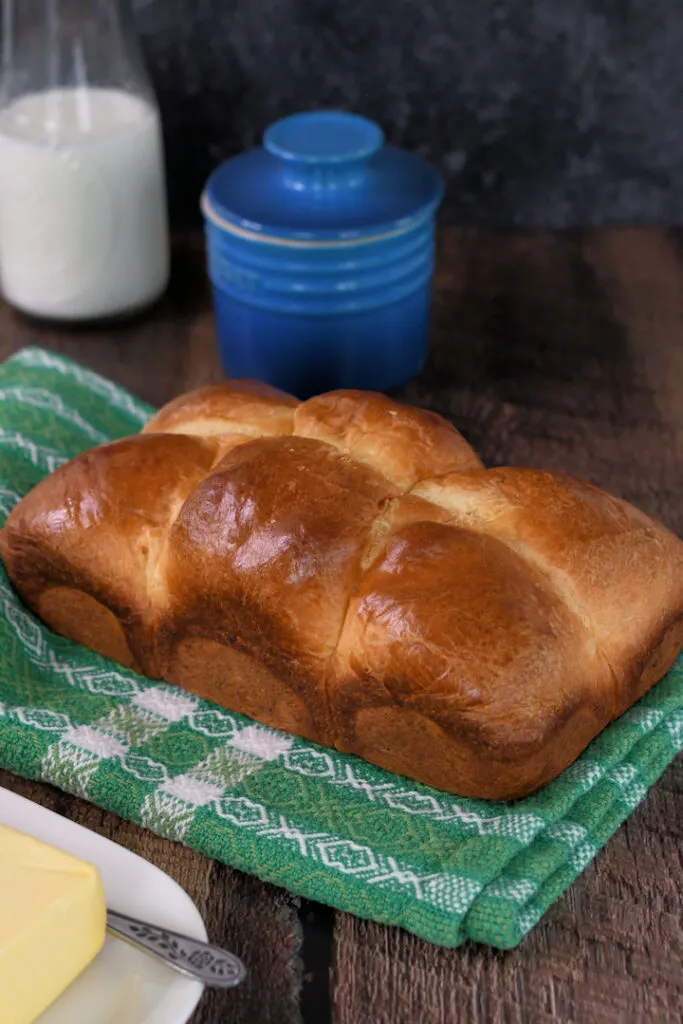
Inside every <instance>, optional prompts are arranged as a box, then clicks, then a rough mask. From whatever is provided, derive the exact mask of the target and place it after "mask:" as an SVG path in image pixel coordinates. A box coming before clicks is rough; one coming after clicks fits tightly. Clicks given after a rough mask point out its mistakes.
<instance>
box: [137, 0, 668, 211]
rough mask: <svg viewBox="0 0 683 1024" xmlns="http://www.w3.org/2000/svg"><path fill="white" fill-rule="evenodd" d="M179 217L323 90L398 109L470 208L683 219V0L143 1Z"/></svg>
mask: <svg viewBox="0 0 683 1024" xmlns="http://www.w3.org/2000/svg"><path fill="white" fill-rule="evenodd" d="M133 6H134V9H135V15H136V20H137V23H138V26H139V28H140V30H141V33H142V36H143V44H144V48H145V51H146V53H147V56H148V60H149V64H150V67H151V70H152V74H153V77H154V80H155V83H156V85H157V88H158V92H159V96H160V100H161V104H162V109H163V114H164V120H165V126H166V132H167V140H168V157H169V179H170V190H171V198H172V207H173V210H174V213H175V215H176V218H180V219H187V218H188V217H190V218H191V217H193V216H195V211H196V203H197V197H198V195H199V192H200V190H201V187H202V185H203V182H204V180H205V178H206V176H207V174H208V172H209V171H210V169H211V168H212V167H213V166H215V164H216V163H218V162H219V161H220V160H221V159H223V158H224V157H226V156H228V155H230V154H232V153H235V152H237V151H238V150H239V149H241V148H242V147H244V146H247V145H252V144H254V143H256V142H257V141H258V140H259V138H260V135H261V132H262V130H263V129H264V127H265V126H266V125H267V124H268V123H269V122H270V121H271V120H273V119H274V118H277V117H278V116H281V115H283V114H287V113H292V112H294V111H297V110H301V109H310V108H314V107H319V106H334V107H344V108H347V109H352V110H356V111H359V112H361V113H364V114H366V115H368V116H370V117H373V118H375V119H377V120H378V121H380V122H381V124H382V126H383V127H384V129H385V131H386V133H387V135H388V136H389V137H390V138H391V140H392V141H394V142H397V143H399V144H404V145H407V146H411V147H415V148H417V149H418V150H419V151H420V152H421V153H423V154H424V155H425V156H426V157H428V158H429V159H431V160H433V161H435V162H436V163H437V164H438V165H439V166H440V167H441V168H442V170H443V171H444V172H445V174H446V176H447V179H448V184H449V188H448V197H447V202H446V206H445V209H444V214H445V215H446V217H447V219H449V220H451V221H455V222H459V223H464V224H473V223H477V224H502V225H529V226H554V225H566V224H594V223H615V222H616V223H634V222H639V223H679V222H683V8H682V7H681V4H680V0H374V2H373V0H133Z"/></svg>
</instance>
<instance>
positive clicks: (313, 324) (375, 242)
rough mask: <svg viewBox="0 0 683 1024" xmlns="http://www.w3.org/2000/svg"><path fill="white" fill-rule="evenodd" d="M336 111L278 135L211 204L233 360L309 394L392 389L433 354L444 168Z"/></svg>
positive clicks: (281, 125)
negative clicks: (434, 290)
mask: <svg viewBox="0 0 683 1024" xmlns="http://www.w3.org/2000/svg"><path fill="white" fill-rule="evenodd" d="M383 143H384V138H383V135H382V131H381V129H380V128H379V127H378V126H377V125H376V124H374V123H373V122H372V121H368V120H366V119H365V118H362V117H358V116H356V115H353V114H346V113H342V112H336V111H320V112H313V113H306V114H297V115H295V116H293V117H288V118H285V119H284V120H282V121H278V122H276V123H275V124H273V125H271V127H270V128H268V130H267V131H266V133H265V135H264V137H263V148H259V149H254V150H251V151H249V152H246V153H242V154H240V155H239V156H237V157H234V158H233V159H231V160H227V161H226V162H225V163H224V164H222V165H221V166H220V167H218V168H217V169H216V171H214V173H213V174H212V175H211V177H210V178H209V181H208V183H207V186H206V189H205V191H204V194H203V196H202V210H203V213H204V219H205V226H206V241H207V256H208V269H209V277H210V279H211V283H212V287H213V297H214V308H215V313H216V328H217V332H218V340H219V347H220V352H221V359H222V362H223V366H224V369H225V371H226V373H227V374H228V375H229V376H231V377H253V378H256V379H258V380H261V381H265V382H266V383H268V384H272V385H274V386H276V387H279V388H282V389H284V390H285V391H289V392H291V393H292V394H294V395H296V396H297V397H299V398H306V397H309V396H310V395H313V394H317V393H319V392H321V391H329V390H332V389H334V388H362V389H370V390H377V391H385V390H388V389H390V388H392V387H395V386H397V385H399V384H401V383H403V382H404V381H406V380H407V379H408V378H410V377H411V376H413V374H415V373H416V372H417V371H418V370H419V369H420V367H421V366H422V364H423V363H424V360H425V358H426V355H427V346H428V332H429V309H430V284H431V277H432V271H433V266H434V217H435V213H436V209H437V207H438V205H439V202H440V201H441V197H442V195H443V183H442V181H441V178H440V176H439V175H438V173H437V171H436V170H435V169H434V168H433V167H431V166H430V165H429V164H427V163H425V162H424V161H423V160H422V159H421V158H419V157H418V156H416V155H414V154H412V153H408V152H406V151H405V150H401V149H397V148H395V147H392V146H385V145H384V144H383Z"/></svg>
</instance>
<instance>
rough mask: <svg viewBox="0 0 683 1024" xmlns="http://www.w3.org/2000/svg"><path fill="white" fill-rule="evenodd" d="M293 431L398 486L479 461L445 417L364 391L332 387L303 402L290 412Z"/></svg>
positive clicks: (472, 466)
mask: <svg viewBox="0 0 683 1024" xmlns="http://www.w3.org/2000/svg"><path fill="white" fill-rule="evenodd" d="M294 433H295V434H299V435H302V436H304V437H315V438H317V439H318V440H319V441H325V442H327V444H331V445H333V446H334V447H335V448H338V449H339V450H340V451H342V452H345V453H346V454H348V455H351V456H352V457H353V458H354V459H358V460H359V461H361V462H364V463H366V464H367V465H370V466H372V467H373V468H374V469H375V470H377V472H379V473H382V474H384V475H385V476H387V477H388V478H389V479H390V480H391V481H392V482H393V483H394V484H395V485H396V487H398V488H399V490H402V491H403V490H407V489H408V488H410V487H412V486H413V484H415V483H417V481H418V480H422V479H424V478H425V477H431V476H437V475H440V474H443V473H448V472H451V471H453V470H460V469H479V468H481V467H482V463H481V460H480V458H479V456H478V455H477V454H476V452H475V451H474V450H473V449H472V448H471V447H470V446H469V445H468V443H467V441H465V439H464V437H463V436H462V435H461V434H459V433H458V431H457V430H456V429H455V427H454V426H453V424H452V423H449V422H448V420H445V419H443V418H442V417H441V416H437V415H436V413H433V412H428V411H427V410H426V409H415V408H411V407H410V406H408V405H403V404H402V403H401V402H394V401H392V400H391V399H390V398H386V397H385V396H384V395H377V394H372V393H369V392H364V391H330V392H329V393H328V394H325V395H318V396H317V397H316V398H311V399H309V401H307V402H303V403H302V404H301V405H300V406H299V407H298V409H297V410H296V412H295V413H294Z"/></svg>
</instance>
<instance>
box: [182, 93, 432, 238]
mask: <svg viewBox="0 0 683 1024" xmlns="http://www.w3.org/2000/svg"><path fill="white" fill-rule="evenodd" d="M442 196H443V182H442V179H441V176H440V175H439V173H438V171H437V170H436V169H435V168H434V167H432V166H431V165H430V164H428V163H426V162H425V161H424V160H423V159H421V157H419V156H417V155H416V154H414V153H410V152H407V151H406V150H403V149H398V148H396V147H395V146H385V145H384V135H383V133H382V130H381V128H380V127H379V126H378V125H376V124H375V123H374V122H373V121H368V120H367V119H366V118H364V117H359V116H358V115H357V114H348V113H345V112H343V111H332V110H330V111H312V112H310V113H303V114H295V115H294V116H292V117H287V118H284V119H283V120H281V121H276V122H275V124H272V125H271V126H270V127H269V128H268V129H267V130H266V132H265V134H264V136H263V148H259V149H253V150H249V151H247V152H245V153H241V154H240V155H239V156H236V157H233V158H232V159H230V160H226V161H225V163H223V164H221V165H220V167H218V168H217V169H216V170H215V171H214V172H213V174H212V175H211V177H210V178H209V181H208V183H207V187H206V190H205V193H204V196H203V198H202V206H203V210H204V213H205V214H206V216H208V217H209V218H211V219H212V220H215V221H220V222H223V223H224V226H225V227H226V228H227V229H228V230H231V229H233V230H234V229H236V230H238V231H246V232H248V233H250V234H252V233H256V234H258V235H261V236H268V237H269V238H271V239H272V240H282V241H287V240H300V241H325V240H329V241H332V240H344V239H353V238H363V237H372V236H376V235H381V234H384V233H386V232H388V231H397V230H404V229H406V228H409V227H411V226H412V225H413V224H415V223H416V222H418V221H420V220H422V219H425V218H427V217H430V216H432V215H433V213H434V211H435V210H436V207H437V206H438V204H439V203H440V201H441V198H442Z"/></svg>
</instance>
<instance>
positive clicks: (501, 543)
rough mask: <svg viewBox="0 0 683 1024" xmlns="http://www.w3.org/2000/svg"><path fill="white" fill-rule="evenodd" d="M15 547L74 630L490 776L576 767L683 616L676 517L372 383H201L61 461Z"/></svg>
mask: <svg viewBox="0 0 683 1024" xmlns="http://www.w3.org/2000/svg"><path fill="white" fill-rule="evenodd" d="M0 551H1V552H2V555H3V558H4V561H5V564H6V566H7V570H8V573H9V575H10V577H11V579H12V580H13V582H14V584H15V586H16V587H17V589H18V591H19V593H20V594H21V596H22V597H23V599H24V600H25V601H26V603H27V604H28V605H29V606H30V607H31V608H33V609H34V610H35V611H36V612H37V614H38V615H40V616H41V617H42V618H43V619H44V620H45V621H46V622H47V623H48V624H49V625H50V626H51V627H52V628H53V629H55V630H56V631H58V632H61V633H63V634H64V635H66V636H68V637H71V638H72V639H74V640H77V641H79V642H81V643H83V644H85V645H86V646H88V647H91V648H92V649H94V650H97V651H99V652H100V653H103V654H105V655H107V656H109V657H112V658H114V659H115V660H117V661H119V662H121V663H122V664H125V665H128V666H130V667H132V668H134V669H136V670H137V671H140V672H142V673H144V674H146V675H149V676H153V677H162V678H164V679H166V680H168V681H169V682H172V683H177V684H179V685H181V686H184V687H186V688H187V689H189V690H191V691H193V692H195V693H198V694H200V695H201V696H204V697H207V698H209V699H212V700H215V701H217V702H219V703H221V704H223V705H225V706H226V707H228V708H230V709H232V710H235V711H239V712H242V713H245V714H247V715H251V716H252V717H254V718H255V719H257V720H259V721H262V722H264V723H266V724H268V725H271V726H274V727H276V728H280V729H283V730H287V731H291V732H295V733H298V734H300V735H302V736H306V737H308V738H310V739H314V740H316V741H318V742H320V743H323V744H326V745H328V746H333V747H336V748H337V749H340V750H344V751H348V752H352V753H356V754H358V755H360V756H361V757H364V758H366V759H367V760H369V761H372V762H374V763H376V764H379V765H381V766H384V767H387V768H389V769H391V770H394V771H398V772H401V773H403V774H406V775H409V776H411V777H413V778H415V779H418V780H419V781H422V782H425V783H427V784H431V785H435V786H437V787H439V788H443V789H447V790H450V791H453V792H456V793H461V794H463V795H469V796H482V797H490V798H511V797H515V796H520V795H522V794H524V793H527V792H530V791H532V790H533V789H535V788H537V787H538V786H540V785H542V784H543V783H544V782H546V781H548V780H549V779H550V778H553V777H554V776H555V775H557V774H558V773H559V772H560V771H561V770H562V769H563V768H565V767H566V766H567V765H568V764H570V763H571V761H573V760H574V759H575V758H576V757H577V756H578V754H579V753H580V752H581V751H582V750H583V749H584V748H585V746H586V745H587V744H588V743H589V742H590V740H591V739H592V738H593V737H594V736H595V735H596V734H597V733H598V732H599V731H600V730H601V729H602V728H603V727H604V726H605V725H606V724H607V723H608V722H609V721H610V720H611V719H612V718H613V717H615V716H616V715H618V714H620V713H622V712H623V711H624V710H625V708H627V707H628V706H629V705H630V704H631V703H633V701H634V700H636V699H637V698H638V697H639V696H640V695H641V694H642V693H644V692H645V690H646V689H647V688H648V687H649V686H651V685H652V684H653V683H654V682H656V681H657V679H659V678H661V676H662V675H663V674H664V673H665V672H666V671H667V669H668V668H669V666H670V665H671V663H672V661H673V660H674V658H675V656H676V654H677V653H678V650H679V649H680V646H681V642H682V640H683V630H682V628H681V617H682V614H683V572H682V571H681V570H683V545H682V544H681V542H680V541H679V540H678V539H677V538H676V537H674V536H673V535H672V534H670V533H669V532H668V531H666V530H665V529H664V528H663V527H662V526H660V525H659V524H657V523H655V522H654V521H653V520H651V519H649V518H648V517H647V516H645V515H644V514H642V513H641V512H639V511H637V510H636V509H634V508H633V507H632V506H630V505H628V504H626V503H625V502H623V501H621V500H619V499H617V498H614V497H612V496H611V495H608V494H606V493H604V492H602V491H600V490H598V489H597V488H595V487H592V486H590V485H589V484H585V483H581V482H579V481H575V480H570V479H568V478H566V477H562V476H560V475H557V474H551V473H544V472H541V471H537V470H531V469H510V468H505V469H493V470H486V469H484V467H483V466H482V464H481V462H480V460H479V458H478V457H477V455H476V454H475V453H474V451H473V450H472V449H471V448H470V446H469V445H468V444H467V443H466V442H465V440H464V439H463V438H462V437H461V435H460V434H459V433H458V432H457V431H456V430H455V428H454V427H453V426H452V425H451V424H450V423H448V422H447V421H445V420H443V419H441V418H440V417H438V416H436V415H434V414H433V413H429V412H426V411H424V410H419V409H414V408H410V407H407V406H403V405H401V404H400V403H397V402H394V401H391V400H390V399H387V398H385V397H383V396H381V395H375V394H370V393H364V392H352V391H341V392H332V393H329V394H326V395H321V396H319V397H317V398H314V399H311V400H309V401H307V402H303V403H298V402H297V401H296V400H295V399H293V398H291V397H290V396H288V395H285V394H283V393H281V392H278V391H275V390H274V389H272V388H268V387H265V386H263V385H260V384H256V383H253V382H248V381H243V382H240V381H230V382H226V383H225V384H219V385H212V386H208V387H205V388H201V389H199V390H198V391H195V392H192V393H190V394H189V395H185V396H181V397H180V398H178V399H176V400H175V401H174V402H171V403H170V404H169V405H167V406H166V407H164V408H163V409H162V410H161V411H160V412H159V413H157V414H156V416H154V417H153V418H152V420H151V421H150V422H149V423H148V425H147V426H146V427H145V429H144V431H143V432H142V433H141V434H140V435H137V436H136V437H132V438H127V439H124V440H122V441H117V442H113V443H111V444H107V445H103V446H101V447H99V448H95V449H93V450H91V451H90V452H86V453H85V454H84V455H81V456H79V457H78V458H76V459H74V460H73V461H72V462H70V463H68V464H67V465H66V466H64V467H62V468H60V469H59V470H57V472H55V473H54V474H52V475H51V476H50V477H48V478H46V479H45V480H44V481H42V482H41V483H40V484H39V485H38V486H37V487H36V488H35V489H34V490H33V491H32V492H31V493H30V494H29V495H27V496H26V497H25V498H24V499H23V500H22V501H21V502H20V503H19V505H18V506H17V507H16V508H15V509H14V510H13V511H12V513H11V515H10V517H9V519H8V521H7V524H6V527H5V529H4V530H3V531H2V533H0Z"/></svg>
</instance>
